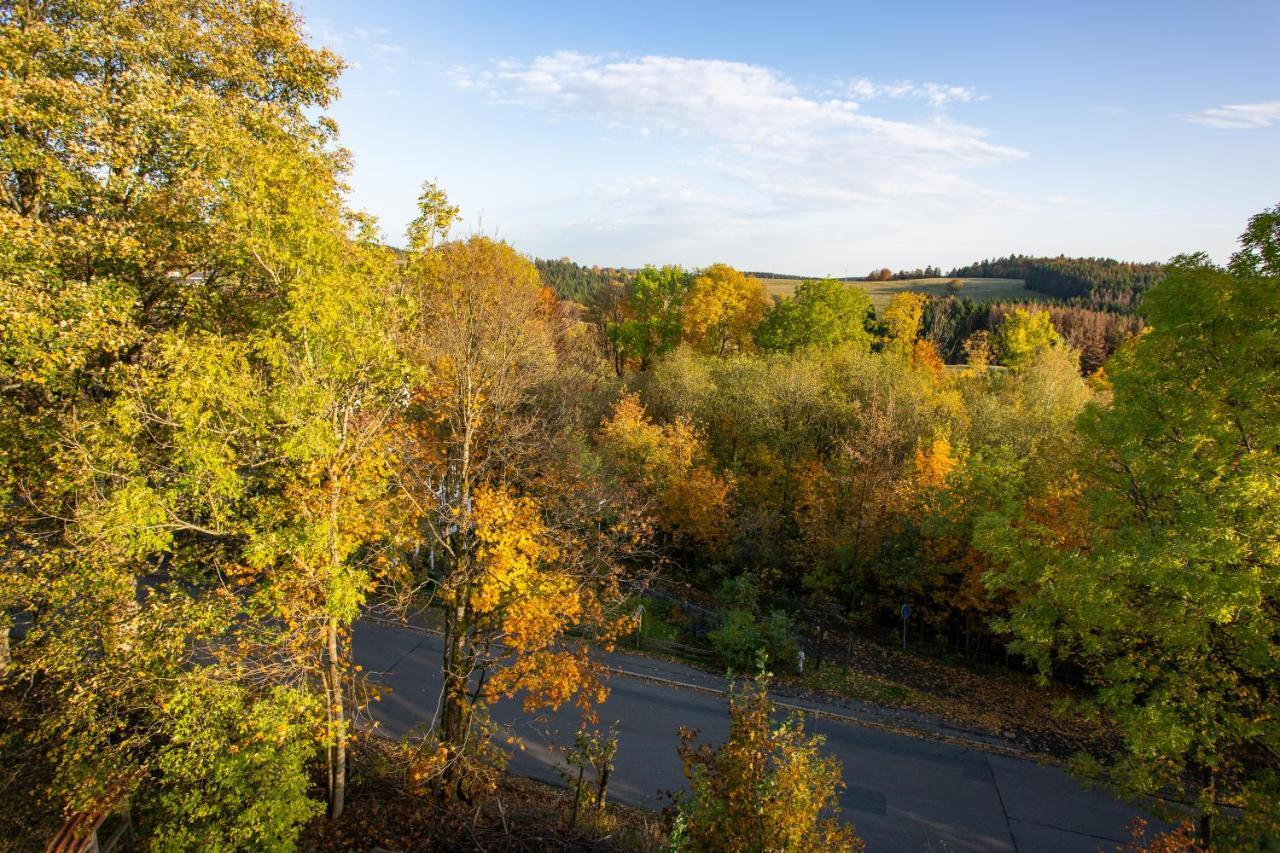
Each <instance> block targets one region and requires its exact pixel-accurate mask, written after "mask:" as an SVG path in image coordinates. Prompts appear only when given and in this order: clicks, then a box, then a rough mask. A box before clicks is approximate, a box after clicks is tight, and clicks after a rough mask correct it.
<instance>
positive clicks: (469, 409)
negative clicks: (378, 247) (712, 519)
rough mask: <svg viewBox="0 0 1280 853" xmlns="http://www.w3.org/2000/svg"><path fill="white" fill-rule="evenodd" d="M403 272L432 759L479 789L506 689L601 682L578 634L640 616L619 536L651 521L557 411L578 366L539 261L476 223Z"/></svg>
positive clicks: (413, 533) (412, 495)
mask: <svg viewBox="0 0 1280 853" xmlns="http://www.w3.org/2000/svg"><path fill="white" fill-rule="evenodd" d="M407 274H408V295H409V296H410V297H411V299H412V301H413V303H414V305H415V307H416V311H417V317H416V319H415V320H414V322H413V323H412V324H411V325H410V326H409V327H408V328H407V329H406V332H405V334H404V337H403V340H402V351H403V352H404V354H405V358H406V359H408V361H409V362H410V363H411V364H412V365H413V366H414V368H415V371H416V376H415V379H414V391H413V399H412V404H411V407H410V411H409V413H408V416H407V418H406V419H405V421H404V423H403V445H402V451H401V459H402V463H401V464H400V466H399V470H398V475H397V476H398V477H399V478H400V481H401V483H402V485H403V488H404V490H405V494H406V497H407V499H408V500H409V501H410V502H411V504H412V513H411V524H410V525H409V526H408V527H407V529H406V530H405V532H404V534H403V535H404V538H405V539H406V540H407V541H408V542H410V543H411V545H412V547H411V550H410V555H409V559H410V561H411V563H412V565H413V568H414V569H415V572H416V575H417V578H418V580H419V581H420V582H421V584H422V588H423V589H424V590H425V596H426V603H427V604H428V605H429V606H430V607H431V608H432V609H433V610H434V611H435V612H436V613H437V614H438V617H439V619H440V620H441V624H442V626H443V629H444V636H445V641H444V653H443V661H442V663H443V671H444V688H443V694H442V696H441V702H440V709H439V713H438V716H437V718H436V719H435V720H434V721H433V733H432V734H433V739H434V744H435V747H434V751H433V752H432V754H431V755H430V756H429V757H428V761H427V765H428V766H427V767H425V768H424V769H423V771H422V772H424V773H426V774H428V775H430V776H431V777H432V778H435V779H436V780H437V781H438V782H439V783H440V784H441V787H442V788H443V789H445V790H446V791H448V792H450V793H457V794H461V795H463V796H467V795H468V792H467V788H468V784H469V781H470V780H471V778H472V777H473V775H474V774H473V771H475V770H476V769H478V767H479V765H478V763H477V762H476V760H475V759H476V758H477V756H479V755H481V754H482V753H483V751H484V748H485V731H484V723H485V710H486V708H487V706H488V704H489V702H490V701H492V700H493V699H494V698H496V697H497V696H499V695H514V694H516V693H518V692H523V693H524V695H525V702H526V706H528V707H531V708H532V707H540V706H544V705H545V706H558V705H560V704H562V703H564V702H566V701H568V700H570V699H572V698H574V697H577V698H578V700H579V702H580V703H581V704H584V705H589V704H590V703H591V702H593V701H596V700H599V699H600V698H602V696H603V686H602V684H601V683H600V680H599V674H598V671H597V669H596V668H595V666H594V665H593V664H592V662H591V661H590V659H589V657H588V655H587V649H586V644H585V641H577V640H572V639H571V638H570V636H569V632H570V631H571V630H577V631H581V632H584V633H587V634H593V635H594V636H596V637H597V639H599V640H602V641H604V642H606V643H607V642H609V639H610V637H611V636H613V635H614V634H615V633H616V632H617V631H618V630H621V629H622V627H624V626H625V624H627V622H626V617H624V616H621V615H620V614H619V612H618V610H617V607H618V603H619V602H620V601H621V598H622V592H621V588H620V565H619V563H618V561H617V558H616V556H617V548H618V547H619V546H618V545H617V541H618V540H621V541H623V542H628V543H630V542H634V541H635V540H636V539H637V537H638V534H637V533H636V531H635V529H634V528H633V527H632V526H631V523H630V522H631V516H630V514H629V513H630V510H629V508H628V507H626V506H619V507H616V508H611V501H610V499H609V498H608V496H607V494H606V493H605V491H604V487H603V484H602V483H600V482H599V481H597V480H596V478H594V477H593V476H592V474H591V473H590V468H589V465H588V464H587V460H583V459H581V458H579V456H578V454H579V445H577V444H576V441H577V440H578V439H579V438H580V436H579V435H578V434H577V433H576V429H577V426H576V424H575V423H574V422H573V421H572V420H554V418H556V417H558V415H557V412H560V413H563V412H565V411H571V410H566V409H565V408H564V407H562V406H559V405H556V406H553V405H551V400H550V399H548V398H549V396H550V395H553V394H554V387H555V384H556V383H557V382H558V381H560V380H561V376H560V374H561V372H562V371H564V369H565V368H566V367H567V365H566V364H565V363H562V362H560V361H559V353H558V349H557V345H558V340H557V330H558V325H557V318H556V312H555V303H554V301H553V300H550V299H549V298H548V296H547V293H546V291H545V290H544V288H543V287H542V285H541V282H540V279H539V276H538V272H537V269H536V268H535V267H534V266H533V264H532V263H530V262H529V261H528V260H526V259H525V258H523V257H521V256H520V255H519V254H517V253H516V252H515V250H514V249H512V248H511V247H510V246H508V245H506V244H505V243H499V242H495V241H493V240H489V239H487V238H483V237H472V238H469V239H467V240H464V241H450V242H446V243H443V244H442V245H440V246H438V247H436V248H435V249H432V250H429V251H427V252H424V253H422V254H419V255H416V256H414V257H413V258H412V259H411V261H410V266H409V268H408V270H407ZM624 547H625V546H624Z"/></svg>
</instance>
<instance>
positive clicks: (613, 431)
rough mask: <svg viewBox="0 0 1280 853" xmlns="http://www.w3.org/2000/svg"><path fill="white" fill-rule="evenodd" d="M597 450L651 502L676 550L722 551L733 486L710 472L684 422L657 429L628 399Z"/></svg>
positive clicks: (604, 428)
mask: <svg viewBox="0 0 1280 853" xmlns="http://www.w3.org/2000/svg"><path fill="white" fill-rule="evenodd" d="M599 446H600V451H601V455H602V457H603V459H604V461H605V463H606V464H607V465H608V466H609V468H610V470H611V471H613V472H614V473H615V474H616V475H618V476H619V477H620V478H622V479H624V480H626V481H627V482H628V484H629V485H631V486H633V487H635V488H637V489H638V490H639V492H640V494H642V495H645V496H646V497H648V498H649V500H650V501H652V508H651V509H649V510H648V511H649V512H650V513H651V514H652V515H653V516H654V517H655V520H656V521H657V524H658V526H659V527H660V528H661V529H662V530H664V531H665V532H666V533H667V534H668V535H670V536H671V537H672V539H673V540H674V541H675V542H676V543H677V544H680V545H683V546H685V547H689V546H696V547H697V548H698V549H700V550H701V552H702V553H704V554H709V555H715V554H717V553H719V552H721V551H722V550H723V549H724V547H725V545H726V542H727V539H728V515H729V508H730V506H729V499H730V493H731V491H732V488H733V481H732V479H731V478H729V477H726V476H723V475H719V474H717V473H716V472H715V471H714V470H713V469H712V468H711V467H710V465H709V464H708V463H709V460H708V459H707V458H706V455H707V454H706V448H705V446H704V443H703V437H702V435H701V433H700V431H699V430H698V429H697V428H696V427H694V425H693V423H692V422H691V421H690V420H689V419H688V418H687V417H683V416H680V417H677V418H676V419H675V420H674V421H673V422H672V423H670V424H666V425H658V424H655V423H653V422H652V421H651V420H650V419H649V418H648V416H647V415H646V414H645V411H644V406H643V405H641V403H640V400H639V398H638V397H636V396H635V395H626V396H624V397H622V398H621V399H620V400H619V401H618V403H617V405H616V406H615V407H614V410H613V413H612V415H611V416H610V417H609V418H608V419H607V420H606V421H605V422H604V423H603V424H602V425H601V427H600V432H599Z"/></svg>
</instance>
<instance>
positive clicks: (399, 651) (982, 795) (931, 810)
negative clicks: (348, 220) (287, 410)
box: [353, 622, 1139, 853]
mask: <svg viewBox="0 0 1280 853" xmlns="http://www.w3.org/2000/svg"><path fill="white" fill-rule="evenodd" d="M353 642H354V652H355V658H356V663H358V664H360V665H361V666H363V667H364V669H365V671H366V672H368V673H371V674H374V675H375V676H376V677H378V678H379V680H380V681H381V682H382V683H383V684H385V685H387V686H389V687H390V688H391V692H390V693H389V694H387V695H385V696H384V697H383V698H382V700H381V701H379V702H376V703H374V704H373V706H372V709H371V712H372V715H373V717H374V718H375V719H377V720H378V721H379V725H380V727H381V729H382V730H383V731H385V732H386V733H387V734H389V735H392V736H400V735H404V734H406V733H408V732H409V731H410V730H411V729H413V728H414V727H419V728H420V727H422V726H424V725H426V724H427V723H429V722H430V720H431V717H432V714H433V713H434V710H435V708H436V703H437V702H438V699H439V693H440V684H441V678H440V653H441V642H440V639H439V637H437V636H435V635H433V634H428V633H423V632H421V631H418V630H415V629H410V628H402V627H398V626H387V625H384V624H379V623H373V622H360V623H358V624H357V626H356V630H355V635H354V641H353ZM607 663H608V664H609V665H610V666H612V667H615V668H618V669H622V670H626V671H629V672H633V673H637V674H640V675H648V676H650V677H651V678H652V677H657V678H665V679H671V680H674V681H681V682H685V683H689V684H694V685H701V686H706V687H723V680H722V679H717V678H714V677H712V676H710V675H708V674H707V673H704V672H700V671H698V670H695V669H692V668H690V667H685V666H681V665H679V664H673V663H667V662H664V661H656V660H653V659H650V658H643V657H639V656H633V655H625V654H616V655H612V656H609V657H608V660H607ZM809 704H810V707H814V708H816V709H818V710H830V711H833V712H837V713H842V714H843V713H847V710H846V709H842V708H835V707H832V708H829V709H827V708H824V707H823V706H822V705H821V704H818V703H809ZM493 717H494V719H495V720H496V721H497V722H499V723H500V724H502V725H505V726H510V727H511V729H512V731H513V733H514V734H516V735H518V736H519V737H521V738H522V739H523V741H524V744H525V749H524V750H523V751H515V752H514V754H513V755H512V759H511V764H510V765H509V769H510V770H511V771H512V772H514V773H519V774H523V775H526V776H530V777H533V778H537V779H543V780H546V781H550V782H556V783H560V781H561V780H560V777H559V775H558V774H557V773H556V770H555V768H556V766H557V765H558V764H559V763H560V762H559V758H558V756H556V755H555V754H554V753H553V752H552V751H551V750H549V749H548V744H549V743H552V742H554V743H559V744H565V743H570V744H571V743H572V742H573V733H574V731H575V730H576V728H577V717H576V714H575V713H574V711H573V710H572V709H565V710H563V711H561V712H558V713H553V714H551V715H549V717H547V718H546V719H544V720H542V721H535V720H532V719H531V718H530V715H527V714H525V713H524V712H523V711H522V710H521V708H520V707H519V704H518V703H516V702H501V703H499V704H498V705H497V706H495V708H494V709H493ZM600 720H601V723H602V724H605V725H607V724H609V723H611V722H613V721H614V720H617V721H618V723H619V726H618V728H619V736H618V755H617V758H616V760H615V770H614V776H613V779H612V781H611V782H610V786H609V793H610V795H611V796H612V797H613V798H614V799H615V800H617V801H621V802H624V803H627V804H629V805H634V806H641V807H645V808H654V809H657V808H661V807H662V806H663V805H665V804H666V803H667V802H668V799H667V798H666V797H665V796H664V795H663V793H662V792H663V791H668V790H672V789H677V788H683V787H684V778H683V775H682V773H681V767H680V760H679V758H678V757H677V755H676V743H677V735H676V732H677V730H678V729H679V727H680V726H689V727H691V728H695V729H699V730H700V731H701V732H702V735H703V738H704V739H706V740H709V741H713V742H720V741H722V740H723V739H724V737H725V736H726V735H727V734H728V715H727V712H726V708H725V700H724V699H723V697H720V696H715V695H708V694H707V693H705V692H700V691H697V690H691V689H684V688H679V687H672V686H667V685H665V684H660V683H655V681H653V680H650V679H645V678H636V677H629V676H626V675H615V676H614V678H613V679H612V684H611V694H610V697H609V700H608V701H607V702H606V703H605V704H604V705H603V706H601V708H600ZM806 725H807V727H808V728H809V730H810V731H814V730H816V731H817V732H819V733H821V734H822V735H824V736H825V737H826V739H827V743H826V749H827V750H828V751H829V752H831V753H833V754H835V755H836V756H837V757H839V759H840V760H841V762H843V764H844V781H845V785H846V788H845V791H844V793H843V796H842V797H841V805H842V808H843V811H844V818H845V819H846V820H850V821H852V822H853V823H854V825H855V827H856V829H857V832H858V834H859V835H861V836H862V837H863V838H864V839H866V841H867V848H868V850H870V851H872V853H878V851H889V853H896V851H921V850H932V851H943V850H946V851H951V850H955V851H962V850H965V851H968V850H973V851H976V850H983V851H987V850H991V851H1013V852H1014V853H1033V851H1034V853H1057V851H1063V853H1075V851H1081V853H1083V851H1088V853H1095V851H1097V850H1099V849H1102V850H1114V849H1115V848H1116V846H1117V845H1118V844H1119V843H1120V842H1122V841H1124V840H1127V839H1128V831H1127V826H1128V824H1129V822H1130V820H1132V818H1133V817H1135V816H1137V815H1138V814H1139V810H1138V809H1136V808H1134V807H1133V806H1130V805H1126V804H1124V803H1121V802H1118V801H1116V800H1115V799H1113V798H1112V797H1111V796H1109V795H1108V794H1106V793H1104V792H1101V791H1088V790H1085V789H1083V788H1081V786H1080V785H1079V784H1078V783H1077V782H1075V781H1074V780H1072V779H1071V778H1070V777H1069V776H1067V775H1066V774H1065V773H1063V772H1062V771H1061V770H1060V769H1058V768H1056V767H1051V766H1046V765H1041V764H1037V763H1035V762H1032V761H1028V760H1024V759H1020V758H1013V757H1008V756H1005V755H999V754H993V753H991V752H987V751H983V750H980V749H974V748H969V747H964V746H958V745H954V744H950V743H942V742H937V741H932V740H923V739H920V738H916V737H911V736H909V735H905V734H899V733H895V732H888V731H881V730H876V729H871V728H867V727H864V726H859V725H850V724H849V723H845V722H836V721H832V720H829V719H824V718H822V717H813V716H809V717H807V718H806Z"/></svg>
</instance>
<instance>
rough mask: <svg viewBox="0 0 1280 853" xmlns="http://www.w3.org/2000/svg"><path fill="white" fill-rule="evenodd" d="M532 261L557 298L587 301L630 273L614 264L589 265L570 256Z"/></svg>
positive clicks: (621, 280) (580, 301)
mask: <svg viewBox="0 0 1280 853" xmlns="http://www.w3.org/2000/svg"><path fill="white" fill-rule="evenodd" d="M533 263H534V265H535V266H536V267H537V268H538V274H539V275H541V276H542V283H543V284H544V285H546V286H547V287H549V288H551V289H552V290H553V291H554V292H555V294H556V296H557V297H558V298H560V299H567V300H569V301H571V302H579V303H585V302H587V301H588V299H590V297H591V296H592V295H593V294H595V293H596V292H597V291H599V290H602V289H604V288H607V287H609V286H610V285H616V284H618V283H620V282H623V281H625V280H626V279H627V278H628V277H629V275H630V273H629V272H628V271H627V270H623V269H615V268H613V267H586V266H583V265H582V264H578V263H575V262H573V261H571V260H570V259H569V258H560V259H559V260H542V259H537V260H535V261H534V262H533Z"/></svg>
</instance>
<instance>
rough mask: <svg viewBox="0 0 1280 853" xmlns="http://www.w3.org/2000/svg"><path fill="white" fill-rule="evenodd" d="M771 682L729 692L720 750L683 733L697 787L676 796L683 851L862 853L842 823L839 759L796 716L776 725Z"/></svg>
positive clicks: (687, 767)
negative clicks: (726, 723) (854, 852)
mask: <svg viewBox="0 0 1280 853" xmlns="http://www.w3.org/2000/svg"><path fill="white" fill-rule="evenodd" d="M772 711H773V703H772V702H770V701H769V693H768V680H767V679H766V678H764V677H761V678H760V679H759V680H758V681H756V682H755V683H754V684H751V683H749V684H747V685H746V686H745V687H743V688H742V689H741V691H731V692H730V695H729V737H728V739H727V740H726V741H725V743H724V744H723V745H722V746H721V747H720V748H719V749H715V750H713V749H711V748H710V747H708V746H696V745H695V739H696V738H697V733H696V732H693V731H690V730H689V729H681V731H680V759H681V761H682V762H683V763H684V772H685V777H686V778H687V779H688V780H689V785H690V787H691V788H692V792H691V793H690V794H687V795H683V796H680V797H678V799H677V807H678V809H679V817H678V819H677V823H678V836H677V837H676V838H673V841H674V842H676V845H675V846H676V847H677V848H678V849H681V850H697V851H704V850H705V851H711V850H726V851H734V853H738V851H767V850H795V851H815V853H816V851H828V850H861V849H862V848H863V844H862V842H861V840H859V839H858V838H857V836H855V835H854V833H853V829H852V828H851V827H850V826H848V825H846V824H843V823H841V822H840V819H839V807H838V805H837V800H838V797H839V793H840V791H841V790H842V789H843V787H844V784H843V783H842V782H841V780H840V775H841V773H840V763H839V762H838V761H837V760H836V759H834V758H830V757H824V756H823V755H822V753H821V749H822V738H820V737H816V736H815V737H808V736H806V735H805V731H804V724H803V722H802V721H801V720H800V719H799V718H796V717H793V718H791V719H788V720H786V721H785V722H782V723H780V724H777V725H775V724H774V723H773V722H772V720H771V717H772Z"/></svg>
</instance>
